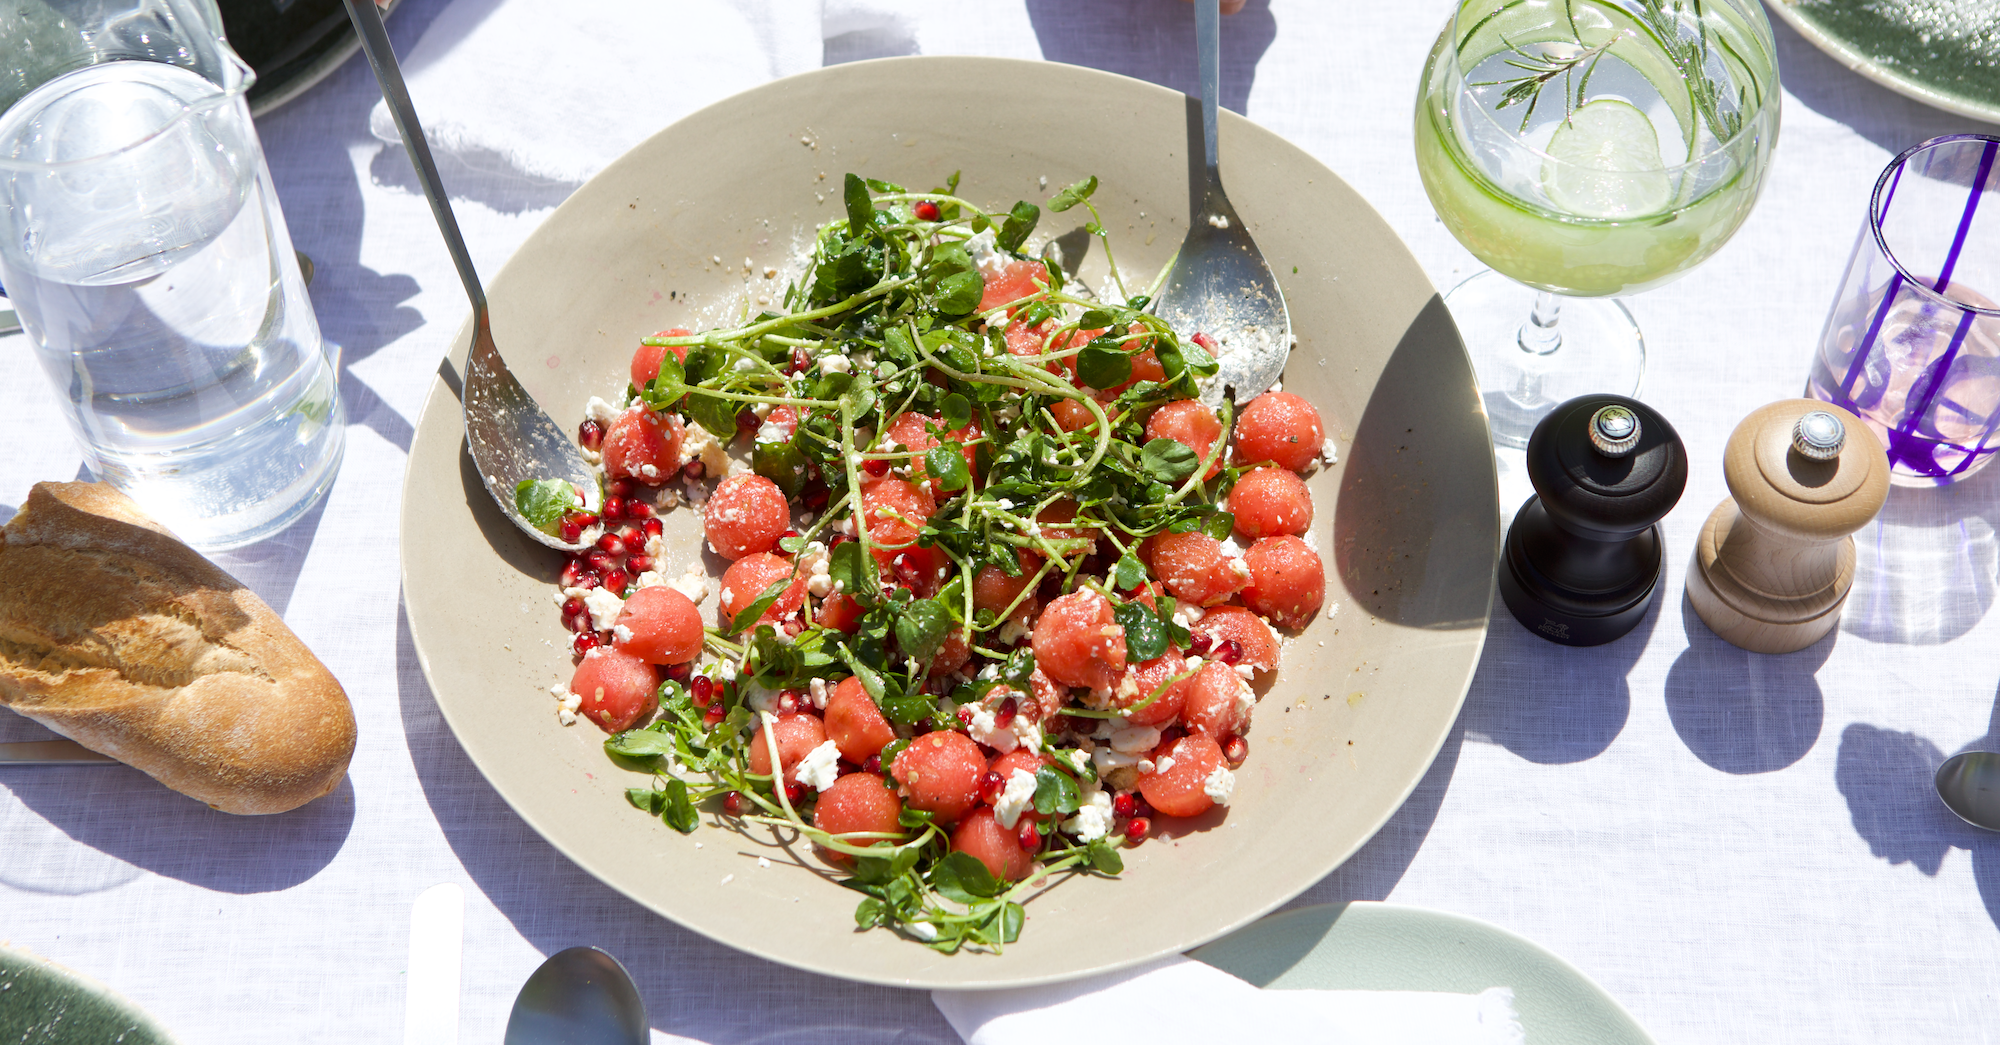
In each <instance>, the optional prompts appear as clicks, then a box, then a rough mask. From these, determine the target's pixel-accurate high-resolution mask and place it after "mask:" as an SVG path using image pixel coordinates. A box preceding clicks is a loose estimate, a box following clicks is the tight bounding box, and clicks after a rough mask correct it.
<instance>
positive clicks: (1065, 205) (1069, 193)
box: [1049, 174, 1097, 214]
mask: <svg viewBox="0 0 2000 1045" xmlns="http://www.w3.org/2000/svg"><path fill="white" fill-rule="evenodd" d="M1096 191H1097V175H1095V174H1093V175H1091V176H1090V177H1088V178H1085V179H1083V180H1082V181H1080V182H1077V183H1075V184H1074V185H1070V186H1068V187H1067V188H1065V189H1063V190H1062V191H1061V192H1058V193H1056V194H1055V195H1054V196H1051V197H1050V198H1049V209H1050V210H1052V211H1055V212H1056V213H1057V214H1061V213H1062V212H1063V211H1066V210H1068V209H1070V208H1071V207H1074V206H1076V205H1077V204H1079V203H1082V202H1083V201H1084V200H1087V199H1089V198H1090V194H1091V193H1093V192H1096Z"/></svg>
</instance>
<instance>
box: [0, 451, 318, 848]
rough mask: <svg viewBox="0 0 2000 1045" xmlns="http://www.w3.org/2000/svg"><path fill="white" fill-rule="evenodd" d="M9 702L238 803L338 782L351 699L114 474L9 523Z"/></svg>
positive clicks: (5, 536)
mask: <svg viewBox="0 0 2000 1045" xmlns="http://www.w3.org/2000/svg"><path fill="white" fill-rule="evenodd" d="M0 705H4V706H6V707H9V708H11V709H13V710H15V711H17V712H20V713H21V714H23V715H26V716H28V717H29V718H32V719H34V720H35V721H37V722H40V723H41V724H43V725H45V726H47V727H49V728H50V729H53V730H55V731H56V732H58V733H61V734H62V735H63V736H66V737H69V738H70V739H72V740H75V741H77V742H78V743H80V744H83V745H84V746H85V747H88V748H91V749H92V750H95V751H100V752H102V753H104V754H106V755H110V756H111V757H113V758H116V759H118V760H119V761H121V762H124V763H127V764H128V765H132V766H135V767H137V768H139V769H141V770H144V771H145V772H146V773H148V774H150V775H151V776H152V777H153V778H154V779H156V780H158V781H160V782H161V783H163V784H165V785H167V786H168V787H170V788H173V789H174V790H176V791H179V792H181V793H182V794H186V795H189V796H191V797H193V798H197V799H200V800H201V801H203V802H206V803H208V804H209V805H211V806H213V807H215V808H216V809H220V810H222V811H224V812H227V813H246V814H248V813H281V812H284V811H285V810H288V809H293V808H296V807H298V806H301V805H304V804H305V803H307V802H310V801H312V800H313V799H315V798H318V797H319V796H321V795H323V794H326V793H327V792H328V791H331V790H333V788H334V787H335V786H336V785H338V784H339V783H340V778H341V777H342V775H344V774H345V773H346V772H347V763H348V760H349V759H350V758H351V757H352V756H353V754H354V709H353V708H352V707H351V706H349V704H348V702H347V694H346V693H345V692H343V691H342V690H341V688H340V683H339V682H337V681H335V680H334V677H333V675H332V674H330V673H328V671H327V670H326V667H325V665H322V664H321V663H320V662H319V659H318V658H317V657H314V656H313V654H312V651H311V650H308V649H306V647H305V645H304V644H303V643H301V642H300V641H299V640H298V637H297V636H295V635H293V634H292V632H291V630H290V629H289V628H287V627H285V622H284V621H283V620H281V619H279V617H278V615H277V614H276V613H273V612H272V611H271V608H270V607H269V606H267V605H265V604H264V601H263V600H262V599H259V598H258V597H257V596H256V595H254V594H252V593H251V592H250V590H249V589H247V588H245V587H243V585H241V584H239V583H237V581H236V579H235V578H233V577H231V576H229V575H228V574H227V573H224V572H223V571H222V570H221V569H219V568H217V567H216V566H215V564H213V563H211V562H209V561H208V560H207V559H204V558H202V557H201V556H200V555H199V554H196V553H195V551H194V550H193V549H191V548H189V547H188V546H187V545H185V544H182V543H181V542H180V541H179V540H177V539H175V538H174V536H173V535H172V534H171V533H168V532H167V531H166V529H164V528H163V527H161V526H160V525H159V524H158V523H155V522H154V521H153V520H151V519H150V518H148V517H147V516H146V515H145V514H144V513H143V512H141V511H140V510H139V507H138V506H137V505H135V504H133V503H132V501H131V500H129V499H128V498H126V496H125V495H124V494H122V493H119V492H118V491H117V490H114V489H112V488H111V487H110V486H107V485H105V484H103V483H37V484H36V485H35V487H34V490H33V491H32V492H30V493H29V495H28V501H27V503H26V504H25V505H23V506H22V507H21V510H20V512H19V514H17V515H15V516H14V518H13V519H12V520H11V521H9V522H8V523H7V525H6V527H5V528H0Z"/></svg>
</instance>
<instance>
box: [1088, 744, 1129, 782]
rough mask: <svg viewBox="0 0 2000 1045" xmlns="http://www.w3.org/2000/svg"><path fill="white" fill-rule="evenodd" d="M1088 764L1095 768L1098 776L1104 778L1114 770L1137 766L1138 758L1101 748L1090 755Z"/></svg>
mask: <svg viewBox="0 0 2000 1045" xmlns="http://www.w3.org/2000/svg"><path fill="white" fill-rule="evenodd" d="M1090 763H1091V764H1092V765H1094V766H1096V767H1097V775H1098V776H1105V775H1107V774H1109V773H1110V772H1111V771H1112V770H1114V769H1122V768H1124V767H1126V766H1136V765H1138V764H1139V756H1137V755H1128V754H1126V753H1125V752H1123V751H1114V750H1112V749H1111V748H1108V747H1101V748H1098V749H1097V750H1095V751H1092V752H1091V753H1090Z"/></svg>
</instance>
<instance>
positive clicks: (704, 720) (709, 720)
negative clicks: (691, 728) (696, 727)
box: [701, 701, 728, 729]
mask: <svg viewBox="0 0 2000 1045" xmlns="http://www.w3.org/2000/svg"><path fill="white" fill-rule="evenodd" d="M725 714H728V712H726V711H724V710H723V709H722V702H721V701H717V702H715V703H713V704H710V705H709V706H708V712H707V713H706V714H704V715H702V716H701V724H702V725H704V726H707V727H709V728H711V729H713V728H714V727H715V725H716V723H718V722H721V721H722V716H723V715H725Z"/></svg>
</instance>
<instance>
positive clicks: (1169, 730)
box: [1160, 726, 1181, 751]
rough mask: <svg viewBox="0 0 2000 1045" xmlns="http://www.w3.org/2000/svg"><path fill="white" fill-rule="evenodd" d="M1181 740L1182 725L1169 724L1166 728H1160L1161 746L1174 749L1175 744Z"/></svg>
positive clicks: (1170, 749)
mask: <svg viewBox="0 0 2000 1045" xmlns="http://www.w3.org/2000/svg"><path fill="white" fill-rule="evenodd" d="M1180 741H1181V727H1179V726H1168V727H1166V728H1165V729H1162V730H1160V746H1161V747H1163V748H1166V749H1167V750H1169V751H1172V750H1173V747H1174V745H1175V744H1178V743H1180Z"/></svg>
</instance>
